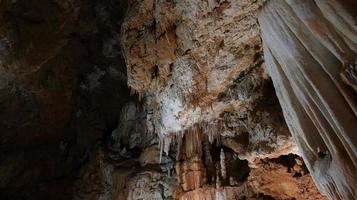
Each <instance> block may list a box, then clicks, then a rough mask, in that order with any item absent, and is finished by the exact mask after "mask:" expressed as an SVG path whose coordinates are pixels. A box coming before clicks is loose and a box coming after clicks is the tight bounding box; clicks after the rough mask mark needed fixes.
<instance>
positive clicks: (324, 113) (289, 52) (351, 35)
mask: <svg viewBox="0 0 357 200" xmlns="http://www.w3.org/2000/svg"><path fill="white" fill-rule="evenodd" d="M354 4H356V3H353V1H346V0H345V1H338V0H315V1H313V0H270V1H268V2H267V3H266V4H265V5H264V7H263V9H262V11H261V13H260V16H259V23H260V26H261V32H262V39H263V46H264V57H265V62H266V68H267V71H268V73H269V74H270V76H271V78H272V80H273V83H274V87H275V90H276V93H277V96H278V98H279V101H280V104H281V106H282V108H283V112H284V117H285V119H286V122H287V124H288V126H289V129H290V131H291V132H292V134H293V136H294V139H295V141H296V143H297V145H298V147H299V150H300V152H301V154H302V156H303V158H304V160H305V162H306V164H307V167H308V168H309V170H310V172H311V174H312V177H313V179H314V181H315V183H316V184H317V186H318V188H319V190H320V191H321V192H323V193H325V194H326V195H327V196H328V197H329V198H330V199H357V148H356V145H357V92H356V91H357V87H356V81H357V74H356V73H357V69H356V68H357V67H356V59H357V57H356V52H357V51H356V50H357V27H356V23H357V20H356V14H357V11H356V10H355V9H357V7H356V5H354Z"/></svg>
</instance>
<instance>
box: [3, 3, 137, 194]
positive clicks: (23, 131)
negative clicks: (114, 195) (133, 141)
mask: <svg viewBox="0 0 357 200" xmlns="http://www.w3.org/2000/svg"><path fill="white" fill-rule="evenodd" d="M126 7H127V5H126V2H125V1H109V0H106V1H90V0H83V1H82V0H60V1H57V0H54V1H52V0H18V1H10V0H5V1H0V110H1V111H0V199H71V197H72V195H73V182H74V180H75V179H76V178H77V176H78V170H79V168H81V167H82V165H84V163H86V162H87V160H88V158H89V155H90V154H91V152H92V149H93V148H94V146H95V144H96V143H97V142H98V141H99V140H102V139H103V138H104V137H105V135H108V133H111V131H112V130H114V129H115V128H116V126H117V123H118V119H119V115H120V112H121V108H122V107H123V105H124V104H125V103H126V102H128V101H129V100H131V99H132V100H134V99H133V98H132V97H130V93H129V90H128V88H127V86H126V67H125V63H124V59H123V58H122V56H121V52H120V46H119V36H118V35H119V34H120V24H121V22H122V21H123V17H124V15H125V11H126ZM57 194H60V195H57Z"/></svg>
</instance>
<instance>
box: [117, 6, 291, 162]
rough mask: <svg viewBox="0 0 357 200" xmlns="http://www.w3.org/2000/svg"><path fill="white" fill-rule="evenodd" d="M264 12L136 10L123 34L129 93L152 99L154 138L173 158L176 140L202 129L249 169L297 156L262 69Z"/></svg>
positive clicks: (206, 8)
mask: <svg viewBox="0 0 357 200" xmlns="http://www.w3.org/2000/svg"><path fill="white" fill-rule="evenodd" d="M261 5H262V2H261V1H249V0H244V1H207V2H200V3H197V2H192V1H177V2H176V1H175V2H174V1H172V2H171V1H152V0H144V1H133V2H131V4H130V8H129V14H128V15H127V17H126V19H125V22H124V24H123V32H122V34H123V36H122V43H123V50H124V56H125V59H126V64H127V73H128V85H129V86H130V87H131V88H132V89H133V90H135V91H136V92H138V93H139V96H142V97H145V101H146V104H147V105H146V107H148V109H151V110H152V114H150V116H148V131H152V132H155V133H157V134H159V137H160V140H161V145H162V146H163V147H162V148H163V149H164V151H165V152H166V153H168V151H169V147H170V142H171V140H172V139H173V137H175V135H182V134H183V133H180V132H183V131H184V130H187V129H192V128H193V126H196V125H197V124H198V125H199V126H201V127H202V128H204V132H205V134H208V135H210V140H211V141H212V138H214V137H215V136H217V135H218V136H219V135H222V136H223V137H225V140H224V142H225V143H226V144H227V145H231V146H232V145H233V146H234V147H232V148H234V150H235V151H237V153H240V156H241V157H242V158H245V159H249V160H250V161H253V160H254V159H255V158H257V157H264V156H269V155H271V154H272V156H273V154H274V151H278V152H280V153H277V154H276V155H275V156H279V155H281V154H284V153H291V152H295V149H294V145H293V143H292V140H291V137H290V134H289V132H288V130H287V129H286V128H284V126H285V124H284V122H283V120H282V118H281V112H280V111H279V107H278V104H277V102H274V100H275V97H274V96H271V95H270V94H269V93H271V92H272V89H271V88H269V85H270V83H269V80H266V77H265V75H264V71H263V69H262V61H263V60H262V52H261V51H262V49H261V41H260V37H259V36H260V32H259V27H258V23H257V10H258V8H259V7H260V6H261ZM263 104H266V105H263ZM269 104H270V105H269ZM271 106H273V107H274V106H276V107H275V108H276V109H273V107H271ZM237 137H241V138H246V137H248V138H247V139H245V140H246V141H243V140H241V139H237ZM237 140H239V141H238V142H237ZM244 145H245V147H246V148H244V147H243V146H244ZM243 151H244V152H243Z"/></svg>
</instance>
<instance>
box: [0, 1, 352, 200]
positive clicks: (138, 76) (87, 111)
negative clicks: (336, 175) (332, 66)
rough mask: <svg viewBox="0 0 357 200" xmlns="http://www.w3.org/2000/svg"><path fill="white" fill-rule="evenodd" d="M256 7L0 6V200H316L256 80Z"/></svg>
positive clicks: (259, 76)
mask: <svg viewBox="0 0 357 200" xmlns="http://www.w3.org/2000/svg"><path fill="white" fill-rule="evenodd" d="M264 2H265V1H263V0H239V1H233V0H208V1H189V0H175V1H172V0H130V1H128V2H127V1H123V0H61V1H60V0H11V1H10V0H3V1H0V108H1V112H0V130H1V132H0V199H5V200H20V199H21V200H23V199H26V200H28V199H29V200H32V199H34V200H35V199H36V200H41V199H76V200H80V199H83V200H88V199H89V200H92V199H93V200H95V199H99V200H110V199H114V200H124V199H130V200H132V199H133V200H136V199H138V200H139V199H145V200H146V199H149V200H150V199H152V200H157V199H171V200H184V199H189V200H203V199H218V200H221V199H227V200H230V199H242V200H243V199H260V200H263V199H324V198H325V197H323V196H322V195H321V194H319V192H318V191H317V189H316V187H315V185H314V184H313V182H312V179H311V177H310V175H309V172H308V170H307V168H306V167H305V165H304V163H303V161H302V160H301V157H300V156H299V152H298V151H297V148H296V145H295V143H294V141H293V138H292V136H291V134H290V131H289V129H288V126H287V125H286V123H285V121H284V116H283V112H282V110H281V107H280V105H279V101H278V98H277V97H276V96H275V90H274V86H273V83H272V81H271V80H270V78H269V77H268V76H267V74H266V73H265V63H264V59H263V57H264V56H263V47H262V41H261V38H260V35H261V31H260V27H259V23H258V19H257V18H258V12H259V9H261V8H262V6H265V4H264ZM321 5H324V6H326V5H325V4H321ZM334 17H336V16H330V18H331V19H330V20H332V21H333V19H334ZM347 21H348V20H347ZM345 26H346V24H341V28H344V27H345ZM345 34H346V35H348V37H354V34H352V33H350V32H348V31H347V32H346V33H345ZM350 40H351V41H353V39H350ZM348 45H350V44H348ZM349 47H350V46H349ZM264 48H266V47H264ZM351 48H352V47H351ZM268 56H269V55H268ZM124 58H125V61H124ZM268 64H269V63H268ZM354 68H355V66H354V65H346V66H345V68H344V72H343V73H342V75H341V76H342V80H343V81H344V83H347V84H348V85H349V86H351V87H352V88H353V87H355V82H354V79H353V78H354V74H353V73H354ZM128 86H129V87H128ZM130 90H131V91H130ZM134 93H137V94H138V95H136V94H134ZM283 108H284V107H283ZM289 123H290V121H288V124H289ZM289 127H290V126H289ZM293 133H294V132H293ZM163 152H165V153H163ZM291 153H293V154H291ZM323 155H324V154H323ZM308 167H309V166H308Z"/></svg>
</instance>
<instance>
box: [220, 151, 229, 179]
mask: <svg viewBox="0 0 357 200" xmlns="http://www.w3.org/2000/svg"><path fill="white" fill-rule="evenodd" d="M220 164H221V176H222V178H223V179H226V178H227V169H226V156H225V155H224V151H223V149H221V155H220Z"/></svg>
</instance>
